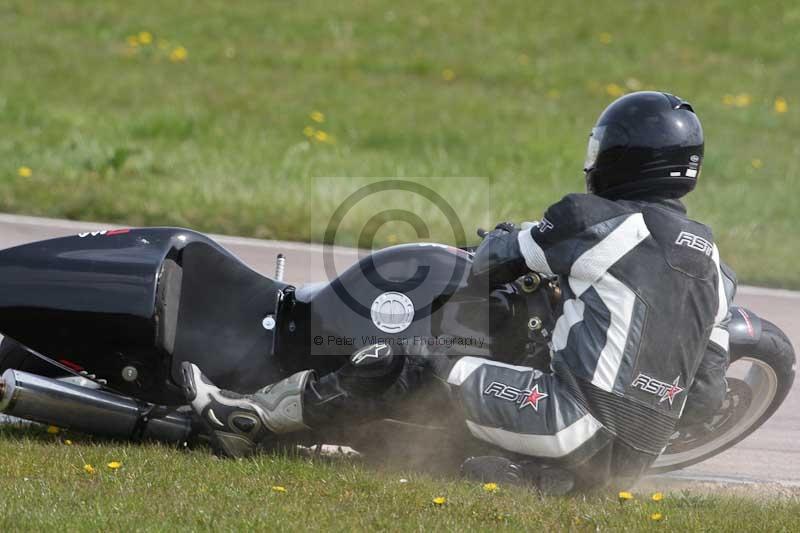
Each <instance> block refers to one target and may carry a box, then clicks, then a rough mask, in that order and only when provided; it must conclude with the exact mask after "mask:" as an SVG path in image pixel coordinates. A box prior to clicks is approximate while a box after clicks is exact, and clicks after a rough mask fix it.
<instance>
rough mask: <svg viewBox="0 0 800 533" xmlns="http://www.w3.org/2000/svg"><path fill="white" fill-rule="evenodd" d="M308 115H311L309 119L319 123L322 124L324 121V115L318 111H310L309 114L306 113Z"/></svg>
mask: <svg viewBox="0 0 800 533" xmlns="http://www.w3.org/2000/svg"><path fill="white" fill-rule="evenodd" d="M308 116H309V117H311V120H313V121H314V122H317V123H319V124H322V123H323V122H325V115H324V114H323V113H321V112H320V111H312V112H311V114H310V115H308Z"/></svg>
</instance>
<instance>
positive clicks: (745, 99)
mask: <svg viewBox="0 0 800 533" xmlns="http://www.w3.org/2000/svg"><path fill="white" fill-rule="evenodd" d="M752 101H753V99H752V98H751V97H750V95H749V94H747V93H741V94H737V95H736V107H747V106H749V105H750V103H751V102H752Z"/></svg>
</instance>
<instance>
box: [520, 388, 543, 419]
mask: <svg viewBox="0 0 800 533" xmlns="http://www.w3.org/2000/svg"><path fill="white" fill-rule="evenodd" d="M523 394H525V396H522V403H520V405H519V408H520V410H522V409H524V408H525V407H527V406H529V405H530V406H531V407H533V410H534V411H536V412H537V413H538V412H539V401H540V400H544V399H545V398H547V397H548V396H550V395H549V394H547V393H546V392H540V391H539V385H534V387H533V388H532V389H531V390H530V392H528V391H523Z"/></svg>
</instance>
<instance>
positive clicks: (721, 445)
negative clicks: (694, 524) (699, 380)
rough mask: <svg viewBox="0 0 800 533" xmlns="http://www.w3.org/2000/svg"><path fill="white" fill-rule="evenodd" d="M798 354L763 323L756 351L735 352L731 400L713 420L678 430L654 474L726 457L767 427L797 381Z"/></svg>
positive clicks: (730, 375)
mask: <svg viewBox="0 0 800 533" xmlns="http://www.w3.org/2000/svg"><path fill="white" fill-rule="evenodd" d="M794 365H795V353H794V349H793V348H792V344H791V343H790V342H789V339H788V338H787V337H786V335H785V334H784V333H783V332H782V331H781V330H780V328H778V327H777V326H776V325H774V324H772V323H771V322H768V321H766V320H762V334H761V339H759V341H758V343H757V344H755V345H754V346H750V347H747V348H746V349H745V347H742V346H739V347H735V348H734V349H732V351H731V365H730V368H729V369H728V373H727V378H728V395H727V397H726V398H725V402H724V403H723V406H722V408H721V409H720V411H719V412H717V413H716V414H715V415H714V417H713V418H712V419H711V420H710V421H708V422H706V423H704V424H702V425H699V426H694V427H693V428H688V429H683V430H680V431H676V432H675V434H674V435H673V436H672V439H671V440H670V442H669V444H668V445H667V448H666V450H664V452H663V453H662V454H661V455H660V456H659V458H658V459H656V461H655V463H653V466H652V467H651V468H650V473H652V474H661V473H664V472H671V471H673V470H680V469H681V468H686V467H688V466H691V465H693V464H697V463H700V462H702V461H705V460H706V459H709V458H710V457H713V456H715V455H718V454H720V453H722V452H723V451H725V450H727V449H728V448H730V447H732V446H734V445H735V444H737V443H739V442H741V441H742V440H743V439H745V438H746V437H747V436H748V435H750V434H751V433H753V432H754V431H755V430H756V429H758V428H759V427H760V426H761V425H762V424H763V423H764V422H766V421H767V420H768V419H769V418H770V417H771V416H772V415H773V414H774V413H775V411H777V409H778V408H779V407H780V406H781V404H782V403H783V400H785V399H786V396H787V395H788V394H789V391H790V390H791V388H792V383H793V382H794Z"/></svg>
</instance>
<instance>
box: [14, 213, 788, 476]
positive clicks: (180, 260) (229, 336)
mask: <svg viewBox="0 0 800 533" xmlns="http://www.w3.org/2000/svg"><path fill="white" fill-rule="evenodd" d="M471 264H472V250H470V249H461V248H455V247H451V246H445V245H438V244H431V243H421V244H405V245H398V246H392V247H389V248H385V249H382V250H378V251H376V252H374V253H371V254H369V255H366V256H365V257H363V258H361V259H360V260H359V261H358V262H357V263H356V264H355V265H353V266H352V267H350V268H349V269H347V270H346V271H344V272H342V273H341V274H340V275H337V276H335V277H334V279H333V280H332V281H330V282H328V283H315V284H309V285H303V286H298V287H295V286H293V285H291V284H288V283H286V282H284V281H283V270H284V263H283V258H282V257H281V256H279V257H278V268H277V272H276V275H275V278H274V279H271V278H268V277H264V276H262V275H261V274H259V273H257V272H255V271H254V270H252V269H250V268H249V267H248V266H246V265H245V264H244V263H242V262H241V261H240V260H239V259H237V258H236V257H235V256H234V255H233V254H231V253H230V252H229V251H227V250H226V249H224V248H223V247H222V246H220V245H219V244H217V243H216V242H214V241H213V240H211V239H210V238H208V237H206V236H204V235H202V234H200V233H196V232H193V231H190V230H185V229H178V228H142V229H117V230H110V231H102V232H93V233H85V234H80V235H76V236H71V237H63V238H57V239H50V240H45V241H41V242H36V243H31V244H26V245H22V246H17V247H14V248H9V249H6V250H3V251H0V333H2V334H3V335H4V337H5V338H4V339H3V341H2V344H0V371H4V373H3V375H2V379H0V412H2V413H5V414H6V415H11V416H14V417H18V418H22V419H26V420H31V421H35V422H41V423H46V424H52V425H55V426H59V427H62V428H68V429H72V430H75V431H79V432H84V433H87V434H91V435H97V436H100V437H109V438H114V439H123V440H131V441H139V440H156V441H162V442H170V443H176V444H180V443H186V442H191V441H193V440H197V439H202V437H203V435H202V433H203V430H202V426H201V425H200V424H199V423H198V421H197V420H196V419H195V418H193V416H194V415H193V414H192V413H191V411H190V410H189V409H187V408H186V407H185V406H184V405H183V404H184V398H183V393H182V388H181V379H182V378H181V373H180V368H181V363H183V362H184V361H191V362H193V363H195V364H197V365H198V366H199V367H200V368H202V369H203V371H204V372H205V374H206V375H207V376H208V377H209V378H210V379H211V380H212V381H213V382H214V383H216V384H217V385H219V386H220V387H223V388H226V389H231V390H234V391H238V392H241V393H250V392H253V391H255V390H257V389H259V388H261V387H263V386H264V385H266V384H268V383H273V382H277V381H279V380H281V379H283V378H285V377H287V376H289V375H291V374H293V373H295V372H297V371H299V370H303V369H314V370H316V372H317V373H318V374H319V375H323V374H325V373H328V372H332V371H335V370H336V369H338V368H340V367H341V366H342V365H344V364H345V363H346V362H347V361H348V359H349V357H350V355H351V354H352V353H353V352H354V351H355V350H357V349H358V348H359V347H362V346H366V345H369V344H372V343H375V342H376V341H377V342H390V343H392V342H396V343H398V344H402V343H408V342H420V343H433V344H437V345H442V344H444V345H445V346H446V348H447V350H448V352H449V353H450V354H453V355H472V356H478V357H487V358H493V359H499V360H502V361H505V362H509V363H514V364H522V365H529V366H533V367H537V368H543V369H544V368H547V367H548V366H549V357H550V356H549V353H550V349H549V340H550V339H549V337H550V332H552V330H553V328H554V326H555V320H556V319H557V317H558V315H559V312H560V295H561V293H560V289H559V286H558V280H557V279H554V278H548V277H546V276H543V275H541V274H539V273H535V272H530V273H528V274H527V275H525V276H523V277H521V278H519V279H518V280H516V281H515V282H513V283H508V284H503V285H500V286H493V287H489V286H476V284H475V283H474V280H473V278H472V277H471V276H470V268H471ZM729 329H730V344H731V366H730V369H729V371H728V394H727V398H726V399H725V402H724V404H723V406H722V408H721V409H720V410H719V412H717V413H716V414H715V415H714V416H713V417H711V418H710V419H709V420H708V421H706V422H705V423H703V424H700V425H695V426H692V427H691V428H688V429H686V430H678V431H676V432H675V434H674V435H673V437H672V439H671V441H670V443H669V445H668V446H667V448H666V450H665V451H664V453H663V454H662V455H661V456H660V458H659V459H658V460H657V461H656V462H655V463H654V465H653V467H652V470H653V471H654V472H666V471H670V470H676V469H680V468H683V467H686V466H689V465H691V464H694V463H697V462H700V461H703V460H705V459H707V458H709V457H711V456H714V455H716V454H719V453H720V452H722V451H723V450H725V449H727V448H729V447H731V446H733V445H734V444H736V443H737V442H739V441H741V440H742V439H744V438H745V437H747V436H748V435H749V434H750V433H752V432H753V431H755V430H756V429H757V428H758V427H759V426H761V425H762V424H763V423H764V422H765V421H766V420H767V419H769V417H770V416H772V414H773V413H774V412H775V411H776V410H777V409H778V407H779V406H780V405H781V403H782V402H783V400H784V399H785V397H786V395H787V394H788V393H789V390H790V389H791V386H792V382H793V380H794V361H795V354H794V351H793V349H792V346H791V344H790V342H789V340H788V339H787V337H786V336H785V335H784V334H783V332H781V331H780V329H779V328H777V327H776V326H775V325H774V324H772V323H770V322H768V321H766V320H764V319H761V318H759V317H758V316H756V315H755V313H753V312H751V311H749V310H746V309H744V308H740V307H734V308H733V309H732V320H731V322H730V325H729ZM408 407H409V408H408V409H407V411H406V412H407V413H409V414H408V415H407V417H406V418H405V419H404V418H403V417H402V416H401V417H400V418H398V419H394V420H384V421H382V422H383V423H384V424H385V425H388V427H391V432H393V433H392V434H396V433H397V432H398V431H404V430H405V431H409V430H411V431H419V432H423V433H425V432H427V433H432V434H436V433H437V432H447V431H452V423H451V424H450V425H448V424H447V423H446V419H449V418H452V417H448V416H447V413H446V409H443V410H441V412H440V413H439V415H440V416H439V418H440V420H438V421H437V418H436V416H433V415H432V414H431V410H430V409H423V410H424V411H426V413H427V415H428V416H426V417H424V419H420V418H419V417H416V418H415V416H414V414H413V413H414V411H415V409H414V406H413V399H411V400H409V406H408ZM417 411H420V410H417ZM433 411H436V410H433ZM345 429H346V428H345ZM391 432H390V433H391ZM375 435H376V434H375V433H374V432H371V433H369V434H368V437H367V438H365V437H364V433H363V432H362V433H359V432H358V431H352V430H350V429H346V430H343V431H341V432H339V433H338V434H335V435H334V434H328V435H308V436H307V439H309V440H310V441H311V442H317V443H321V442H329V443H333V444H342V445H349V446H353V447H354V448H356V449H358V450H359V451H364V452H365V453H369V448H370V446H373V447H378V448H381V447H382V444H385V442H386V441H385V440H384V441H381V440H380V439H378V438H376V437H375ZM301 438H302V437H301ZM456 440H459V441H460V439H456ZM441 442H445V441H444V440H442V441H441Z"/></svg>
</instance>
